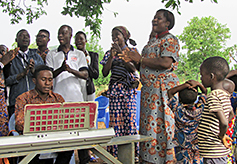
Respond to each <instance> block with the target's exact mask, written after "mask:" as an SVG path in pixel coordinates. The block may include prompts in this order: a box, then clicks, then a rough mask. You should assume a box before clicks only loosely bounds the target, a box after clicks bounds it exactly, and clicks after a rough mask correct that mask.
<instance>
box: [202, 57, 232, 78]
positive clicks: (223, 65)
mask: <svg viewBox="0 0 237 164" xmlns="http://www.w3.org/2000/svg"><path fill="white" fill-rule="evenodd" d="M201 68H204V69H205V71H206V72H207V73H209V74H211V73H214V75H215V76H216V78H217V81H222V80H224V79H225V77H226V76H227V74H228V73H229V64H228V63H227V61H226V60H225V59H224V58H223V57H220V56H213V57H209V58H207V59H206V60H204V61H203V63H202V65H201Z"/></svg>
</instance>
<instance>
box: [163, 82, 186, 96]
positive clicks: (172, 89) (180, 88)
mask: <svg viewBox="0 0 237 164" xmlns="http://www.w3.org/2000/svg"><path fill="white" fill-rule="evenodd" d="M188 87H190V84H188V83H183V84H181V85H178V86H176V87H174V88H170V89H169V90H168V91H167V94H168V98H169V99H171V98H172V97H173V96H174V95H175V94H176V93H177V92H179V91H181V90H183V89H185V88H188Z"/></svg>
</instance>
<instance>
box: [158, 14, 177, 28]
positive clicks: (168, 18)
mask: <svg viewBox="0 0 237 164" xmlns="http://www.w3.org/2000/svg"><path fill="white" fill-rule="evenodd" d="M157 12H163V13H164V17H165V18H166V20H167V21H168V22H170V25H169V26H168V29H169V30H171V29H172V28H173V27H174V23H175V19H174V14H173V13H172V12H171V11H169V10H166V9H159V10H158V11H157Z"/></svg>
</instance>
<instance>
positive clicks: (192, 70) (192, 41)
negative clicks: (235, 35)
mask: <svg viewBox="0 0 237 164" xmlns="http://www.w3.org/2000/svg"><path fill="white" fill-rule="evenodd" d="M188 24H189V25H188V26H187V27H185V28H184V30H183V33H182V34H181V35H180V36H178V38H179V39H180V41H182V42H183V43H184V46H183V47H182V49H183V50H185V51H187V53H181V54H180V62H179V66H178V70H177V71H176V73H177V74H178V76H179V78H180V79H182V80H184V79H185V80H189V79H194V80H197V79H198V76H199V75H198V74H199V67H200V65H201V63H202V62H203V60H205V59H206V58H208V57H211V56H221V57H223V58H225V59H226V60H227V61H228V62H230V60H229V52H230V51H231V50H233V47H229V48H227V47H226V41H227V39H229V38H230V29H229V28H227V27H226V25H222V24H220V23H218V22H217V20H216V19H215V18H214V17H211V16H210V17H203V18H201V19H199V18H198V17H194V18H193V19H191V21H189V22H188Z"/></svg>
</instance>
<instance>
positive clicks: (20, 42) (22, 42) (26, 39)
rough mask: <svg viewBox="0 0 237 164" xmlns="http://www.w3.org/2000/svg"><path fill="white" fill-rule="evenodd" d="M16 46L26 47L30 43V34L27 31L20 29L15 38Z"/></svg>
mask: <svg viewBox="0 0 237 164" xmlns="http://www.w3.org/2000/svg"><path fill="white" fill-rule="evenodd" d="M16 42H17V46H18V47H20V48H21V47H28V46H29V45H30V34H29V33H28V32H27V31H21V32H20V33H19V34H18V36H17V38H16Z"/></svg>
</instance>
